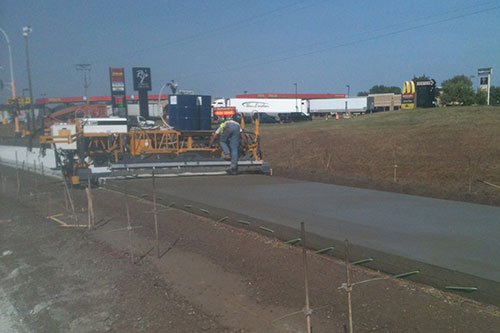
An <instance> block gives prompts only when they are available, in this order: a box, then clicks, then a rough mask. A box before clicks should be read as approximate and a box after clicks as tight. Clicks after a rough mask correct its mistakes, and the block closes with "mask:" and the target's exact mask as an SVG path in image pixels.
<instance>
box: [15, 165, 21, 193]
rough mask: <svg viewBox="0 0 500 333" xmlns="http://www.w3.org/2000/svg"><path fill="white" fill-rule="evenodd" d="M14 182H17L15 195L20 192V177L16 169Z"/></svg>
mask: <svg viewBox="0 0 500 333" xmlns="http://www.w3.org/2000/svg"><path fill="white" fill-rule="evenodd" d="M16 180H17V195H19V192H21V177H20V175H19V169H16Z"/></svg>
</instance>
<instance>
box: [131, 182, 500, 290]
mask: <svg viewBox="0 0 500 333" xmlns="http://www.w3.org/2000/svg"><path fill="white" fill-rule="evenodd" d="M132 183H133V184H134V185H132V186H131V187H130V188H135V189H136V190H137V191H139V192H141V191H144V192H148V191H149V190H150V188H151V180H148V179H143V180H133V181H132ZM157 184H158V186H157V188H158V195H162V194H164V195H168V196H171V197H177V198H182V199H186V200H189V201H190V202H195V203H200V204H202V205H205V206H209V207H214V208H219V209H224V210H228V211H232V212H235V213H237V214H242V215H245V216H248V217H250V218H255V219H258V220H262V221H269V222H271V223H273V224H276V225H283V226H288V227H291V228H296V229H299V227H300V222H301V221H304V222H306V225H307V229H308V232H310V233H313V234H316V235H319V236H322V237H325V238H331V239H335V240H342V239H345V238H348V239H349V240H350V242H352V243H353V244H355V245H359V246H363V247H366V248H370V249H374V250H377V251H381V252H384V253H389V254H392V255H397V256H401V257H405V258H409V259H413V260H416V261H420V262H423V263H427V264H430V265H435V266H439V267H444V268H447V269H450V270H453V271H458V272H462V273H466V274H470V275H473V276H478V277H480V278H484V279H487V280H491V281H495V282H500V261H498V260H496V258H495V255H496V254H498V253H500V242H499V241H498V239H499V238H498V236H499V235H500V207H493V206H486V205H478V204H471V203H465V202H455V201H448V200H440V199H432V198H424V197H417V196H410V195H402V194H396V193H389V192H381V191H374V190H366V189H358V188H351V187H345V186H337V185H330V184H321V183H313V182H302V181H296V180H290V179H285V178H279V177H268V176H260V175H238V176H220V177H179V178H163V179H158V181H157Z"/></svg>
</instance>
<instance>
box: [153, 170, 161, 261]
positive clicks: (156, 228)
mask: <svg viewBox="0 0 500 333" xmlns="http://www.w3.org/2000/svg"><path fill="white" fill-rule="evenodd" d="M152 175H153V177H152V178H153V212H154V218H155V237H156V257H157V258H158V259H159V258H160V237H159V235H158V211H157V210H156V182H155V170H154V169H153V173H152Z"/></svg>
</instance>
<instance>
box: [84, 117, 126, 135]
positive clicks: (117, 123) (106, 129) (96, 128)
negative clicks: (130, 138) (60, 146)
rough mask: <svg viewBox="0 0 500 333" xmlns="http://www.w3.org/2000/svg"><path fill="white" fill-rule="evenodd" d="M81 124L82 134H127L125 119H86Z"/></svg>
mask: <svg viewBox="0 0 500 333" xmlns="http://www.w3.org/2000/svg"><path fill="white" fill-rule="evenodd" d="M81 124H82V130H83V134H95V133H109V134H111V133H127V119H126V118H86V119H83V120H82V122H81Z"/></svg>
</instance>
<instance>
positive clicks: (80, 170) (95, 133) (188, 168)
mask: <svg viewBox="0 0 500 333" xmlns="http://www.w3.org/2000/svg"><path fill="white" fill-rule="evenodd" d="M241 125H242V129H243V133H244V135H245V136H246V140H245V141H246V144H242V145H241V146H240V154H239V161H238V168H239V171H240V172H243V173H248V172H252V173H264V174H269V173H270V172H271V170H270V167H269V165H268V164H267V163H265V162H264V161H263V160H262V154H261V151H260V139H259V122H258V120H257V121H256V123H255V126H254V128H253V131H247V130H246V129H245V124H244V121H242V124H241ZM212 134H213V131H211V130H208V131H207V130H204V131H201V130H196V131H179V130H175V129H172V128H170V127H169V126H168V125H166V124H165V126H163V127H159V128H157V129H151V128H141V127H133V128H131V127H130V125H129V124H128V123H127V119H126V118H82V119H76V121H74V122H72V123H56V124H53V125H51V127H50V128H48V129H46V131H45V135H43V136H41V137H40V143H41V144H42V147H45V148H48V147H52V148H53V149H54V151H55V152H56V154H55V155H56V164H57V165H58V166H59V167H60V168H61V169H62V172H63V174H64V177H65V178H66V179H67V181H68V182H70V183H72V184H74V185H77V184H80V183H81V182H87V181H88V180H89V179H90V180H91V181H93V182H103V181H105V180H106V179H109V178H115V179H116V178H129V177H148V176H151V174H152V173H153V172H154V174H155V176H159V177H161V176H175V175H218V174H225V170H226V169H227V168H229V166H230V162H229V161H227V160H225V159H224V158H223V157H222V150H221V148H220V147H219V146H215V147H210V146H209V142H210V137H211V135H212Z"/></svg>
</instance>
